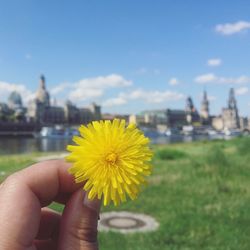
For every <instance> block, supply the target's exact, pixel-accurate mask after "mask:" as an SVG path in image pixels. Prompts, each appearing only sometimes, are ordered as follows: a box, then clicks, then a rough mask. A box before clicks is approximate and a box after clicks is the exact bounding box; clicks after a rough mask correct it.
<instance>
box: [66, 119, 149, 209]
mask: <svg viewBox="0 0 250 250" xmlns="http://www.w3.org/2000/svg"><path fill="white" fill-rule="evenodd" d="M79 132H80V134H81V137H79V136H74V137H73V141H74V142H75V143H76V144H77V145H76V146H73V145H68V147H67V149H68V150H69V151H71V154H70V155H69V156H67V158H66V159H67V160H68V161H70V162H73V166H72V167H71V168H70V169H69V172H70V173H71V174H73V175H74V177H75V180H76V182H85V185H84V187H83V188H84V190H86V191H88V198H89V199H90V200H92V199H94V198H95V197H97V198H98V199H103V203H104V205H105V206H106V205H108V204H109V203H110V201H113V203H114V204H115V205H118V204H120V203H121V202H124V201H126V196H129V197H130V198H131V199H132V200H134V199H135V198H136V197H137V195H138V192H139V191H140V185H141V184H143V183H145V176H147V175H149V174H150V173H151V165H150V163H149V162H150V161H151V158H152V152H151V150H150V149H149V146H148V144H149V139H148V138H147V137H145V136H144V135H143V133H142V132H141V131H140V130H139V129H138V128H136V126H135V125H134V124H130V125H128V126H127V127H126V124H125V120H119V119H115V120H113V121H112V122H111V121H109V120H107V121H94V122H92V123H90V124H88V125H87V126H83V125H82V126H80V128H79Z"/></svg>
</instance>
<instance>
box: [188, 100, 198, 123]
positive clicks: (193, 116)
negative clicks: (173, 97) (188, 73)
mask: <svg viewBox="0 0 250 250" xmlns="http://www.w3.org/2000/svg"><path fill="white" fill-rule="evenodd" d="M186 119H187V122H188V123H189V124H193V123H197V122H200V116H199V114H198V112H197V110H196V108H195V106H194V103H193V100H192V98H191V97H190V96H189V97H188V98H187V100H186Z"/></svg>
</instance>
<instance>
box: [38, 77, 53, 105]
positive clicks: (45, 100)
mask: <svg viewBox="0 0 250 250" xmlns="http://www.w3.org/2000/svg"><path fill="white" fill-rule="evenodd" d="M36 100H37V102H39V103H41V104H43V105H44V106H45V107H49V106H50V96H49V92H48V91H47V90H46V85H45V77H44V75H41V77H40V84H39V89H38V91H37V93H36Z"/></svg>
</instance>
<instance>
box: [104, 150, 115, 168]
mask: <svg viewBox="0 0 250 250" xmlns="http://www.w3.org/2000/svg"><path fill="white" fill-rule="evenodd" d="M105 160H106V161H107V163H109V164H112V165H114V164H115V163H116V160H117V155H116V154H115V153H110V154H108V155H107V156H106V158H105Z"/></svg>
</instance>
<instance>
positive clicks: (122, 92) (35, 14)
mask: <svg viewBox="0 0 250 250" xmlns="http://www.w3.org/2000/svg"><path fill="white" fill-rule="evenodd" d="M13 2H14V3H15V4H13ZM225 5H226V7H227V8H225ZM7 10H11V11H12V15H13V16H15V18H8V13H9V11H7ZM249 11H250V3H248V2H247V1H242V0H241V1H231V2H227V1H225V0H223V1H220V2H218V1H209V2H206V3H205V4H204V3H199V2H197V1H187V2H185V3H183V1H180V0H179V1H175V2H174V3H173V2H171V1H151V0H150V1H147V3H143V4H141V3H140V2H139V1H138V2H134V1H126V2H120V3H119V4H118V3H116V2H115V1H108V2H105V3H94V2H92V3H90V2H87V1H76V2H74V4H72V3H71V4H70V3H61V2H60V4H59V1H55V2H54V3H51V2H49V1H44V2H43V3H35V2H32V1H25V2H22V3H21V2H18V1H12V2H11V3H7V2H5V3H3V4H2V6H1V10H0V34H1V43H0V98H1V102H5V101H6V100H7V96H8V94H9V93H10V92H11V91H13V90H17V91H18V92H20V93H21V95H22V97H23V100H24V101H28V100H29V99H31V98H33V97H34V93H35V91H36V89H37V84H38V77H39V75H40V74H42V73H44V74H45V77H46V78H47V83H46V85H47V89H48V90H49V92H50V93H51V97H55V98H56V99H57V102H58V103H59V104H60V103H61V102H62V101H64V100H66V99H70V100H71V101H73V102H74V103H76V104H77V105H79V106H84V105H87V104H88V103H90V102H93V101H95V102H97V103H98V104H100V105H102V107H103V112H110V113H138V112H139V111H142V110H145V109H159V108H176V109H180V108H183V107H184V106H185V100H186V97H187V96H191V97H192V98H193V100H194V105H195V107H196V108H197V109H198V110H199V111H200V105H201V97H202V92H203V90H204V88H206V90H207V92H208V98H209V101H210V110H211V114H219V113H220V112H221V109H222V108H223V107H225V106H226V104H227V99H228V91H229V89H230V88H231V87H233V88H234V89H235V92H236V95H237V101H238V107H239V112H240V114H241V115H245V116H249V115H250V112H249V107H250V106H249V104H250V93H249V84H250V72H249V65H250V50H249V38H250V32H249V31H250V20H249Z"/></svg>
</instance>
